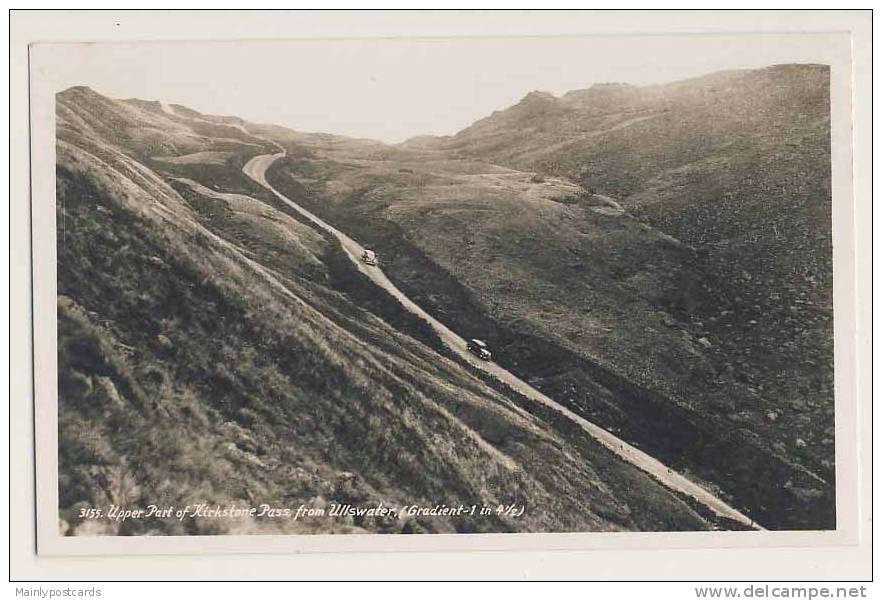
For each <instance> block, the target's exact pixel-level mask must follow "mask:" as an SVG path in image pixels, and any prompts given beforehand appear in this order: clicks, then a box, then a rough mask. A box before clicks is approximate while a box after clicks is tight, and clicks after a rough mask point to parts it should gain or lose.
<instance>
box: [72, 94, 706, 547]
mask: <svg viewBox="0 0 882 601" xmlns="http://www.w3.org/2000/svg"><path fill="white" fill-rule="evenodd" d="M175 113H176V114H175V115H172V114H169V113H168V112H166V111H164V110H163V108H162V107H161V106H159V105H158V104H155V103H147V102H143V101H113V100H109V99H106V98H103V97H101V96H100V95H98V94H95V93H94V92H92V91H90V90H88V89H83V88H75V89H72V90H69V91H67V92H64V93H62V94H60V95H59V96H58V112H57V117H58V130H57V134H58V143H57V193H58V204H57V216H58V293H59V304H58V336H59V339H58V340H59V342H58V344H59V393H60V398H59V438H60V446H59V464H60V468H59V469H60V472H59V480H60V499H59V506H60V511H61V519H62V526H61V527H62V531H63V532H64V533H66V534H100V533H103V534H107V533H110V534H114V533H117V534H145V533H152V534H184V533H196V534H212V533H224V532H238V533H248V532H365V531H366V532H450V531H459V532H469V531H583V530H654V529H699V528H706V527H709V524H708V522H707V521H705V519H703V518H702V517H700V516H699V515H698V514H697V513H696V512H695V511H694V510H693V509H692V508H690V507H689V505H688V504H686V503H685V502H684V501H682V500H680V499H678V498H677V497H676V496H674V495H673V494H671V493H670V492H669V491H668V490H666V489H664V488H663V487H661V486H660V485H658V484H657V483H656V482H655V481H653V480H652V479H651V478H649V477H648V476H646V475H645V474H644V473H642V472H640V471H638V470H636V469H634V468H632V467H630V466H629V465H628V464H626V463H624V462H622V461H620V460H619V459H617V458H616V457H615V456H614V455H612V454H610V453H609V452H607V451H606V450H605V449H603V448H602V447H600V446H599V445H597V444H596V443H593V442H592V441H591V440H590V439H587V438H586V437H584V436H581V435H579V433H578V432H573V431H571V430H568V429H566V428H559V427H557V425H555V424H554V423H553V421H546V420H544V419H540V418H538V417H536V416H534V415H532V414H530V413H529V412H527V411H525V410H524V408H523V407H522V406H521V405H520V404H519V403H518V402H517V398H509V397H507V396H504V395H503V394H501V393H500V391H498V390H497V389H495V388H494V387H492V386H490V385H489V384H488V383H487V382H485V381H484V380H482V379H481V378H479V377H477V375H476V374H474V373H472V372H471V371H469V370H468V369H467V368H465V367H464V366H462V365H460V364H458V363H456V362H454V361H452V360H451V359H449V358H446V357H445V356H443V355H442V354H439V352H438V350H436V349H437V348H438V345H437V340H434V339H433V336H432V334H431V332H430V331H427V330H426V328H424V327H421V324H420V323H418V321H414V320H408V319H407V317H406V316H404V315H402V313H403V312H402V311H400V308H397V307H396V306H395V301H394V299H391V298H387V297H384V296H383V294H381V293H379V292H378V291H377V290H376V289H374V288H373V287H371V286H370V285H369V283H367V282H366V281H364V279H363V278H360V277H359V274H357V273H355V272H354V270H353V269H352V268H351V266H348V264H347V263H346V262H345V261H342V260H341V259H340V250H339V248H338V247H337V246H336V245H335V244H334V243H333V242H332V241H331V240H328V239H326V238H325V237H323V236H322V235H321V234H320V233H319V232H317V231H316V230H314V229H312V228H311V227H309V226H307V225H306V224H304V223H301V222H299V221H297V220H296V219H295V218H293V217H292V216H291V215H290V214H288V213H287V212H285V211H284V210H283V208H282V207H281V206H279V205H278V204H277V203H275V202H274V201H273V199H272V198H270V197H268V196H267V195H266V194H265V193H263V192H261V190H260V189H258V188H257V187H255V186H253V185H252V184H251V183H250V182H249V181H248V180H247V179H246V178H244V177H242V176H241V171H240V168H241V164H243V163H244V162H245V161H247V160H248V158H250V157H251V156H254V155H256V154H260V153H262V152H266V151H267V149H266V144H265V143H264V142H263V141H261V140H260V139H256V138H249V136H248V135H247V134H245V133H243V132H242V131H241V130H240V129H238V128H237V127H235V125H236V124H235V123H232V124H228V125H227V124H218V125H217V126H216V127H215V126H213V125H211V124H206V123H205V122H204V121H203V120H200V119H190V118H188V116H187V114H186V113H182V112H181V111H178V110H176V111H175ZM221 153H223V154H221ZM237 166H238V167H239V168H235V167H237ZM334 502H337V503H354V504H360V505H371V504H376V503H380V502H382V503H385V504H387V505H395V506H397V505H402V504H421V505H427V506H432V505H435V504H438V503H447V504H449V505H458V504H459V503H463V504H466V505H471V504H481V503H486V504H488V505H494V506H495V505H496V504H499V503H517V504H519V505H521V504H522V505H524V506H525V512H524V515H523V516H521V517H519V518H514V517H510V516H506V515H493V516H491V517H490V518H487V517H480V518H479V517H477V516H475V517H459V518H456V517H419V518H413V519H401V520H384V519H367V518H365V519H362V518H345V519H344V518H340V519H336V520H329V519H327V518H308V519H301V520H291V519H279V518H272V517H265V518H259V519H253V518H248V519H244V518H243V519H241V520H231V521H223V520H212V519H202V520H199V519H197V520H193V521H186V520H185V521H179V520H176V519H153V520H149V521H145V520H132V521H127V522H109V521H103V520H86V521H83V520H82V518H81V517H79V510H80V509H82V508H88V507H107V506H109V505H111V504H115V505H120V506H123V507H144V506H146V505H148V504H151V503H156V504H158V505H167V504H173V505H176V506H185V505H192V504H194V503H207V504H209V505H214V504H219V505H222V506H223V505H227V504H236V505H239V506H250V505H253V504H260V503H268V504H270V505H272V506H284V507H296V506H297V505H298V504H300V503H304V504H307V505H310V506H327V505H328V504H329V503H334Z"/></svg>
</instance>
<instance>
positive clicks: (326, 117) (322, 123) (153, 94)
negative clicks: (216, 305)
mask: <svg viewBox="0 0 882 601" xmlns="http://www.w3.org/2000/svg"><path fill="white" fill-rule="evenodd" d="M43 50H45V52H44V53H42V54H39V53H38V54H35V56H37V57H39V60H40V61H42V62H41V64H40V65H39V66H40V68H39V69H34V68H33V66H32V74H35V76H43V75H46V76H48V77H50V78H51V79H52V81H53V84H54V86H55V90H56V91H61V90H63V89H66V88H68V87H70V86H74V85H87V86H89V87H91V88H93V89H94V90H96V91H97V92H99V93H102V94H104V95H107V96H110V97H113V98H141V99H145V100H161V101H164V102H168V103H177V104H183V105H185V106H188V107H190V108H193V109H195V110H198V111H200V112H204V113H210V114H221V115H236V116H239V117H242V118H244V119H247V120H250V121H255V122H261V123H274V124H278V125H284V126H286V127H290V128H292V129H296V130H300V131H321V132H330V133H335V134H341V135H346V136H353V137H365V138H373V139H377V140H381V141H384V142H390V143H395V142H401V141H403V140H405V139H407V138H409V137H411V136H415V135H425V134H432V135H451V134H454V133H456V132H457V131H459V130H461V129H463V128H464V127H467V126H468V125H470V124H471V123H473V122H474V121H476V120H478V119H480V118H482V117H485V116H487V115H489V114H490V113H492V112H493V111H494V110H501V109H504V108H506V107H508V106H511V105H512V104H515V103H516V102H518V100H520V99H521V98H522V97H523V96H524V95H526V94H527V93H528V92H530V91H532V90H542V91H547V92H551V93H553V94H555V95H560V94H563V93H565V92H567V91H569V90H574V89H582V88H587V87H590V86H591V85H592V84H595V83H606V82H622V83H630V84H635V85H646V84H653V83H665V82H670V81H676V80H680V79H685V78H689V77H695V76H699V75H704V74H706V73H711V72H714V71H720V70H726V69H743V68H758V67H764V66H768V65H773V64H780V63H792V62H799V63H829V62H830V61H829V59H828V57H826V56H825V52H826V46H825V45H824V44H822V43H819V39H818V38H816V37H813V36H809V35H795V34H789V35H765V34H764V35H739V36H732V35H725V36H722V35H716V36H713V35H679V36H591V37H537V38H459V39H453V38H446V39H384V40H376V39H375V40H303V41H248V42H146V43H93V44H70V45H53V46H52V47H51V48H49V47H45V48H44V49H43Z"/></svg>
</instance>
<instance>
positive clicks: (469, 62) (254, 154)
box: [29, 33, 857, 551]
mask: <svg viewBox="0 0 882 601" xmlns="http://www.w3.org/2000/svg"><path fill="white" fill-rule="evenodd" d="M840 41H841V39H840V38H837V37H836V36H832V35H823V34H809V33H807V34H798V35H797V34H773V33H739V34H733V33H728V34H703V35H686V34H682V35H681V34H673V33H671V34H667V35H637V34H632V35H625V34H622V35H609V34H607V35H596V36H592V35H558V36H508V37H506V36H487V37H481V36H471V37H460V38H452V37H431V36H427V37H419V36H414V37H402V38H375V39H372V38H359V37H351V38H340V39H295V38H291V39H272V40H258V39H254V40H246V39H242V40H201V41H195V40H193V41H187V40H169V41H128V42H95V43H67V44H58V43H46V44H40V43H36V44H33V45H31V47H30V55H29V56H30V78H31V82H32V86H33V87H34V88H35V89H36V90H37V91H36V92H32V94H40V96H39V98H42V99H45V101H41V102H39V103H35V104H33V105H32V108H31V119H32V121H37V122H39V123H41V124H42V125H41V127H46V128H47V131H48V132H49V133H50V134H51V147H50V148H47V150H46V152H42V153H41V156H40V159H39V161H38V162H37V163H36V164H35V171H34V175H33V176H32V177H33V178H34V179H35V180H39V182H40V183H35V184H34V185H35V186H42V187H43V189H45V190H48V191H50V193H51V191H54V197H47V196H46V195H43V196H41V197H40V198H41V200H39V201H38V200H37V197H36V196H35V197H34V201H33V202H34V206H35V207H38V208H36V209H35V211H37V212H38V213H39V215H44V217H39V216H38V217H35V220H34V222H35V228H36V227H37V226H40V227H43V228H44V229H43V230H42V231H43V235H42V236H40V238H41V243H40V244H41V245H42V246H41V247H40V248H42V249H45V250H38V249H37V246H35V247H34V248H35V251H34V261H35V265H36V263H39V264H40V265H42V267H41V268H40V269H41V270H42V271H41V273H42V274H44V275H45V277H41V276H40V275H39V274H38V275H37V279H36V280H35V296H36V295H38V293H39V297H40V299H42V300H40V301H39V302H40V303H45V304H42V305H40V306H45V307H51V309H50V310H51V311H53V312H52V313H51V314H49V315H46V316H45V317H46V318H47V319H48V321H47V320H43V321H42V323H43V324H44V327H46V328H48V329H49V330H53V331H54V332H53V336H54V339H53V340H52V341H51V344H50V343H46V344H44V343H41V342H39V341H35V344H36V345H37V347H38V348H37V355H36V356H37V357H38V359H37V363H38V365H37V366H36V369H38V371H39V370H40V369H45V370H47V371H48V372H51V373H52V374H54V377H53V378H40V379H39V380H40V382H38V383H36V386H37V400H36V404H35V411H36V421H37V425H36V428H37V449H36V450H37V476H36V477H37V496H38V499H37V502H38V512H37V518H36V519H37V521H38V523H40V524H41V527H40V532H41V533H45V532H49V534H50V535H51V538H52V540H53V541H54V540H61V541H62V543H64V541H65V540H71V541H75V539H76V540H82V541H86V542H87V543H89V544H91V543H95V544H99V543H101V541H110V540H111V539H114V540H122V539H125V540H124V543H125V544H126V545H128V544H129V543H128V542H127V541H130V540H131V541H135V542H133V543H132V544H133V545H134V544H136V542H137V540H146V539H149V540H151V541H158V542H153V543H151V544H153V545H154V546H153V547H151V549H158V548H160V547H158V546H156V545H162V544H163V543H162V542H161V540H162V539H163V538H165V537H174V539H175V540H185V539H186V540H187V541H190V542H188V543H186V544H193V545H199V544H200V543H201V541H206V542H211V541H217V540H223V539H224V538H225V537H233V538H235V540H237V541H240V540H242V537H249V540H253V541H256V542H254V543H253V544H255V545H260V542H259V541H260V540H261V539H262V538H265V539H267V540H270V539H273V540H275V539H276V537H279V536H281V537H293V538H290V539H289V538H284V539H282V540H296V541H300V542H298V543H297V544H300V543H301V542H303V544H305V545H307V547H304V548H309V547H308V545H309V544H310V543H309V542H308V541H309V539H310V538H314V539H316V540H321V541H323V542H322V543H321V544H323V545H334V544H336V541H341V543H342V542H343V541H350V540H352V541H358V540H359V539H361V540H364V541H374V540H377V539H378V537H377V536H376V535H382V537H381V540H382V541H391V542H389V543H388V544H390V545H393V546H395V545H398V544H399V542H401V543H402V544H405V545H410V544H412V543H411V541H414V540H416V541H431V540H433V539H435V540H438V541H449V542H443V544H453V545H455V544H457V542H456V541H461V540H463V541H464V540H482V539H481V538H480V537H481V535H503V534H505V535H509V534H519V535H521V534H523V535H574V534H590V535H596V536H597V537H600V538H596V539H589V540H597V541H603V540H606V539H603V537H604V536H610V537H613V538H610V539H609V540H612V541H615V540H617V539H616V538H615V537H616V536H619V535H622V534H626V533H646V534H653V536H654V537H655V538H648V539H639V540H641V541H642V540H647V541H655V542H658V543H659V544H663V545H664V544H665V541H683V540H691V539H680V538H665V537H671V535H674V534H677V535H679V534H683V533H693V534H702V533H703V534H706V535H710V534H713V535H714V536H717V537H720V538H708V539H701V540H704V541H707V542H705V543H702V544H704V545H705V546H708V545H709V546H714V545H717V544H718V543H717V542H710V541H721V542H720V543H719V544H720V545H721V546H725V544H726V542H725V541H726V540H733V541H741V542H739V543H737V544H746V543H745V541H750V540H751V539H750V537H751V536H756V537H762V536H765V535H768V534H769V533H776V532H787V533H804V534H806V535H807V534H810V533H813V534H818V535H821V536H823V535H824V533H828V534H834V533H836V532H837V531H839V532H841V531H842V530H843V528H844V527H845V525H847V526H848V528H849V529H851V528H852V527H853V519H852V518H853V516H854V515H855V512H856V509H855V508H854V506H852V505H851V504H850V502H849V503H846V502H844V501H843V499H845V498H851V496H853V495H854V494H855V492H854V491H855V489H854V486H855V482H856V480H855V478H856V476H855V470H856V467H855V466H856V463H855V455H854V453H853V452H852V451H851V450H848V449H849V448H850V445H852V446H853V445H854V442H855V440H856V438H855V437H856V428H857V426H856V425H855V423H852V422H854V421H856V420H855V419H854V416H855V415H856V414H857V408H856V404H855V401H854V398H853V390H852V387H851V385H847V387H846V388H842V386H843V385H842V384H841V381H842V380H841V373H840V370H842V369H843V368H844V367H845V368H847V367H848V366H847V365H845V364H844V363H843V359H842V356H841V355H840V353H841V352H842V349H843V348H845V347H844V346H842V343H841V340H842V339H841V338H839V336H840V335H842V336H844V335H846V334H845V333H844V330H843V328H846V329H847V330H850V331H853V329H854V327H853V325H852V324H853V322H854V316H853V314H852V315H849V314H848V312H852V313H853V309H851V308H849V306H848V303H849V302H851V303H852V304H853V302H854V301H853V300H851V301H850V300H849V297H848V296H847V295H846V296H845V297H843V298H845V303H842V302H840V297H839V296H838V294H839V293H838V292H836V290H837V286H840V288H842V287H843V286H845V287H847V286H850V285H852V284H850V283H849V282H850V280H849V279H845V280H843V279H841V276H840V270H839V267H838V265H839V263H838V261H840V259H841V258H842V257H841V255H837V259H836V261H834V240H835V236H836V233H835V229H836V228H835V227H834V226H835V225H836V224H837V223H839V224H840V225H841V223H842V218H841V217H837V215H844V216H845V220H846V221H847V220H848V219H849V215H851V213H850V211H851V210H852V209H842V210H846V211H847V212H845V213H843V212H837V211H840V209H837V207H839V206H844V205H848V204H849V203H851V202H852V201H850V200H849V199H848V198H847V194H850V193H851V191H850V185H851V184H850V181H847V180H843V179H841V178H840V179H837V178H839V176H837V175H836V174H835V173H836V172H835V170H834V163H835V161H838V160H840V159H837V158H836V156H834V155H835V153H834V148H835V145H836V144H835V139H834V138H835V137H836V132H837V131H839V130H840V129H842V130H843V131H846V130H849V129H850V124H849V123H843V122H841V121H837V119H838V117H835V116H834V115H835V114H836V103H837V102H839V103H842V101H843V96H842V94H841V93H839V92H837V91H836V90H837V89H838V88H837V85H838V84H837V83H836V82H841V81H847V79H848V77H849V76H848V74H847V73H846V72H843V71H842V70H841V63H840V62H838V61H839V55H838V54H837V52H839V49H840V48H846V52H847V42H846V43H845V44H841V43H840ZM837 94H839V95H838V96H837ZM845 103H848V99H847V98H846V99H845ZM839 106H844V105H842V104H840V105H839ZM846 115H847V111H846ZM847 156H848V155H846V160H847ZM41 165H46V166H47V168H46V169H42V168H41ZM50 169H51V172H50ZM846 171H848V168H847V167H846ZM50 173H51V175H50ZM46 176H48V178H49V179H47V177H46ZM848 177H850V175H849V176H848ZM837 182H838V186H839V187H838V188H837ZM837 189H838V190H839V191H840V192H836V190H837ZM843 189H844V190H845V194H846V196H843V195H842V194H841V191H842V190H843ZM38 205H39V206H38ZM39 207H43V208H39ZM36 214H37V213H35V215H36ZM35 244H36V243H35ZM843 249H844V247H842V246H836V252H837V253H842V252H843ZM849 257H850V255H849ZM851 260H853V258H849V259H848V261H851ZM834 263H835V264H836V265H837V269H836V270H835V273H834ZM844 264H845V265H848V264H849V263H847V262H846V263H844ZM36 269H37V267H36V266H35V270H36ZM852 269H853V268H852ZM849 277H850V276H849ZM834 279H836V282H837V284H836V285H834ZM40 282H46V285H45V286H43V285H42V284H40ZM834 299H835V301H836V302H834ZM38 304H39V303H38V301H37V300H35V307H36V309H35V310H36V314H37V315H38V316H39V315H41V310H40V308H39V306H38ZM834 309H835V310H834ZM843 310H844V311H845V312H846V313H845V317H842V316H843ZM840 319H844V320H845V321H840ZM37 321H40V320H39V318H38V319H37ZM851 335H853V333H852V334H851ZM834 343H835V344H834ZM47 344H48V346H47ZM847 344H849V345H850V344H852V343H851V342H848V343H847ZM41 349H43V351H42V352H41ZM834 350H835V353H834ZM39 357H51V363H47V362H46V361H43V362H41V361H40V360H39ZM834 368H835V369H834ZM846 375H847V374H846ZM843 377H844V376H843ZM843 412H844V413H843ZM843 415H845V416H847V417H845V418H843V417H842V416H843ZM41 432H47V433H48V434H46V435H45V436H43V435H41ZM843 432H845V433H846V434H843ZM41 436H43V437H42V438H41ZM843 436H845V438H843ZM41 441H42V442H41ZM855 448H856V447H855ZM843 458H844V459H843ZM842 461H845V462H846V463H845V464H844V465H840V463H841V462H842ZM843 474H846V476H847V479H846V480H843V479H842V475H843ZM843 482H845V484H844V485H843ZM842 486H845V488H844V489H843V488H842ZM843 495H847V497H846V496H843ZM46 508H48V509H49V510H51V511H47V510H46ZM405 535H411V536H405ZM441 535H455V536H441ZM41 536H42V534H41ZM726 536H732V537H733V538H732V539H727V538H725V537H726ZM489 540H502V539H489ZM526 540H529V539H526ZM553 540H558V539H553ZM560 540H570V539H560ZM623 540H624V539H623ZM634 540H638V539H634ZM830 540H832V539H830ZM194 541H195V542H194ZM304 541H307V542H304ZM328 541H330V542H328ZM404 541H406V542H404ZM72 544H75V543H72ZM84 544H86V543H84ZM108 544H109V545H111V546H110V547H108V548H113V549H122V548H126V547H120V546H119V545H118V544H117V543H115V542H108ZM120 544H122V543H120ZM354 544H356V545H358V544H360V543H357V542H356V543H354ZM365 544H367V543H365ZM384 544H385V543H384ZM413 544H416V543H413ZM430 544H431V543H430ZM566 544H567V545H568V544H569V543H566ZM599 544H603V543H599ZM633 544H637V543H633ZM640 544H643V543H640ZM677 544H683V543H677ZM114 545H115V546H114ZM45 548H47V549H49V548H60V547H55V546H52V545H50V546H47V547H45ZM71 548H73V547H71ZM90 548H91V547H90ZM95 548H98V547H95ZM298 548H299V547H298ZM408 548H409V547H408ZM39 549H40V545H39V544H38V551H39Z"/></svg>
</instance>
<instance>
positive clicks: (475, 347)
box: [466, 338, 492, 361]
mask: <svg viewBox="0 0 882 601" xmlns="http://www.w3.org/2000/svg"><path fill="white" fill-rule="evenodd" d="M466 347H467V348H468V349H469V352H470V353H471V354H473V355H474V356H476V357H478V358H479V359H483V360H484V361H489V360H490V357H491V356H492V355H491V353H490V349H488V348H487V343H486V342H484V341H483V340H478V339H477V338H472V339H471V340H469V342H468V344H466Z"/></svg>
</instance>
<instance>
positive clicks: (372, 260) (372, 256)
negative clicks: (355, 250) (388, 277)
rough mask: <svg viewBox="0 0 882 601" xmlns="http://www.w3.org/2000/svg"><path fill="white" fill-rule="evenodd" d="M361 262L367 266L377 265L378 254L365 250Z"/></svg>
mask: <svg viewBox="0 0 882 601" xmlns="http://www.w3.org/2000/svg"><path fill="white" fill-rule="evenodd" d="M361 260H362V262H364V263H365V264H367V265H376V264H377V253H375V252H374V251H372V250H368V249H364V251H362V253H361Z"/></svg>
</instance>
